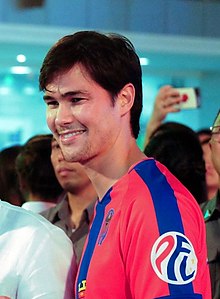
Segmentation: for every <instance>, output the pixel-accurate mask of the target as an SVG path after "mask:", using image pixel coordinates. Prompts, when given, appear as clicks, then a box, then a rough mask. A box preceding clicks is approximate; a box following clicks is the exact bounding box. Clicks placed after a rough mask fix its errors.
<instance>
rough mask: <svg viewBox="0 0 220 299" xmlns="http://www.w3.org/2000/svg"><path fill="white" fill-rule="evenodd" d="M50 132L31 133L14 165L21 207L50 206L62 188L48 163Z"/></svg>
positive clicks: (28, 208)
mask: <svg viewBox="0 0 220 299" xmlns="http://www.w3.org/2000/svg"><path fill="white" fill-rule="evenodd" d="M52 137H53V136H52V134H42V135H35V136H33V137H31V138H30V139H29V140H28V141H27V142H26V143H25V144H24V145H23V146H22V148H21V150H20V153H19V154H18V156H17V158H16V161H15V165H16V171H17V175H18V180H19V187H20V190H21V192H22V195H23V198H24V199H25V203H24V204H23V205H22V208H24V209H26V210H31V211H32V212H36V213H40V212H42V211H45V210H47V209H49V208H50V207H54V206H55V205H56V203H57V200H58V198H59V196H60V194H61V193H62V191H63V189H62V187H61V186H60V184H59V182H58V180H57V178H56V175H55V172H54V169H53V165H52V163H51V159H50V155H51V141H52Z"/></svg>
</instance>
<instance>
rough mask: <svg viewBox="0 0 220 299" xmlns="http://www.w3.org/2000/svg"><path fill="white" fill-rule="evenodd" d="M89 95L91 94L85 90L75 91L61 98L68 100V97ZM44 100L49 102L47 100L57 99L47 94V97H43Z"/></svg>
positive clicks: (62, 95)
mask: <svg viewBox="0 0 220 299" xmlns="http://www.w3.org/2000/svg"><path fill="white" fill-rule="evenodd" d="M88 94H89V93H88V92H87V91H85V90H75V91H67V92H65V93H63V94H61V97H62V98H67V97H70V96H77V95H78V96H79V95H88ZM43 99H44V101H47V100H53V99H55V98H54V97H53V96H51V95H47V94H46V95H44V96H43Z"/></svg>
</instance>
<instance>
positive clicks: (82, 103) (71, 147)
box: [44, 65, 121, 164]
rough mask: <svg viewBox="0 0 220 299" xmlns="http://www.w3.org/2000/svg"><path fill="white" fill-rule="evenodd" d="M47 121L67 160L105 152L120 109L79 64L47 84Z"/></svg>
mask: <svg viewBox="0 0 220 299" xmlns="http://www.w3.org/2000/svg"><path fill="white" fill-rule="evenodd" d="M44 100H45V102H46V104H47V123H48V126H49V128H50V130H51V131H52V132H53V134H54V137H55V138H56V140H57V141H58V143H59V145H60V148H61V150H62V152H63V155H64V157H65V159H66V160H67V161H74V162H80V163H82V164H84V163H86V162H87V161H89V160H91V159H93V158H95V157H96V156H100V155H101V156H105V153H106V152H108V151H109V150H111V148H112V147H113V146H114V144H115V142H116V139H117V137H118V135H119V133H120V127H121V125H120V122H121V117H120V109H119V105H117V101H116V103H115V105H113V103H112V99H111V97H110V95H109V93H108V92H107V91H106V90H105V89H103V88H102V87H101V86H99V85H98V84H97V83H96V82H94V81H93V80H92V79H91V78H90V76H89V75H88V74H87V72H86V71H85V69H84V68H83V67H82V66H80V65H75V66H73V67H72V68H71V69H70V70H69V71H68V72H65V73H62V74H60V75H58V76H56V77H55V78H54V80H53V81H52V82H51V83H49V84H48V85H47V86H46V92H45V95H44Z"/></svg>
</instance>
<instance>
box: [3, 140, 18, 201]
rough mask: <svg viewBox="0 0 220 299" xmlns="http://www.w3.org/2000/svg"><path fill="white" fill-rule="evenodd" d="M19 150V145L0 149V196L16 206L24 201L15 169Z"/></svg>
mask: <svg viewBox="0 0 220 299" xmlns="http://www.w3.org/2000/svg"><path fill="white" fill-rule="evenodd" d="M20 150H21V146H20V145H13V146H10V147H7V148H5V149H3V150H1V151H0V198H1V199H3V200H4V201H7V202H9V203H11V204H13V205H16V206H21V205H22V204H23V203H24V198H23V195H22V193H21V191H20V188H19V182H18V175H17V172H16V169H15V160H16V157H17V155H18V154H19V152H20Z"/></svg>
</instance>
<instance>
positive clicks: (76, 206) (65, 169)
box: [41, 139, 97, 264]
mask: <svg viewBox="0 0 220 299" xmlns="http://www.w3.org/2000/svg"><path fill="white" fill-rule="evenodd" d="M51 161H52V165H53V167H54V171H55V174H56V177H57V180H58V181H59V183H60V185H61V186H62V188H63V190H64V191H65V194H64V195H63V198H62V199H61V201H60V202H59V203H58V204H57V205H56V206H55V207H53V208H50V209H49V210H46V211H44V212H42V213H41V215H43V216H44V217H45V218H46V219H48V220H49V221H50V222H51V223H53V224H55V225H57V226H59V227H60V228H62V229H63V230H64V231H65V233H66V234H67V236H68V237H69V238H70V239H71V241H72V243H73V249H74V252H75V254H76V261H77V264H79V261H80V258H81V255H82V250H83V246H84V243H85V240H86V236H87V234H88V231H89V225H90V223H91V221H92V219H93V213H94V205H95V201H96V200H97V194H96V192H95V189H94V187H93V185H92V183H91V181H90V179H89V178H88V176H87V174H86V173H85V170H84V169H83V167H82V165H80V164H79V163H75V162H67V161H65V159H64V157H63V154H62V152H61V149H60V147H59V144H58V143H57V141H56V140H55V139H53V140H52V151H51Z"/></svg>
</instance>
